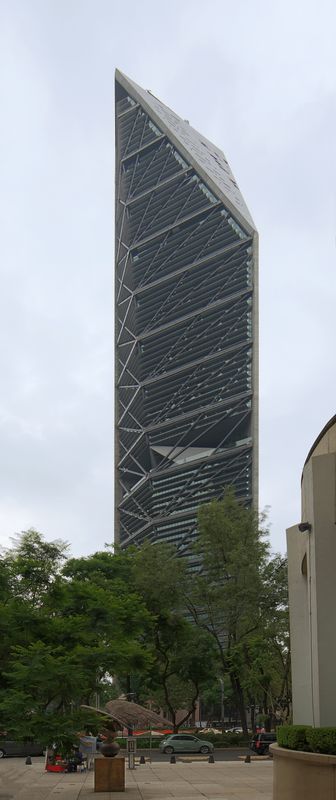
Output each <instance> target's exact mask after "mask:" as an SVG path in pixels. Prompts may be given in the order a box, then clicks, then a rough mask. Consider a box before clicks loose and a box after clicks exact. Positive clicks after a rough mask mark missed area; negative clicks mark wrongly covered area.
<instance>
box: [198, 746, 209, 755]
mask: <svg viewBox="0 0 336 800" xmlns="http://www.w3.org/2000/svg"><path fill="white" fill-rule="evenodd" d="M200 753H210V748H209V747H208V746H207V745H206V744H204V745H203V747H201V748H200Z"/></svg>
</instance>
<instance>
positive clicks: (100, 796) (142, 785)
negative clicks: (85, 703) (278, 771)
mask: <svg viewBox="0 0 336 800" xmlns="http://www.w3.org/2000/svg"><path fill="white" fill-rule="evenodd" d="M272 767H273V764H272V761H263V762H255V761H254V762H252V763H251V764H245V763H244V762H240V763H239V762H236V761H225V762H223V761H222V762H216V763H215V764H208V763H204V762H198V763H197V762H192V763H190V764H183V763H177V764H163V763H156V764H151V765H150V764H146V765H141V766H139V767H137V768H136V769H135V770H131V771H129V770H128V768H127V767H126V791H125V792H111V793H110V792H106V793H105V792H99V793H97V794H95V793H94V791H93V773H92V772H88V773H74V774H57V773H56V774H55V773H47V772H44V760H43V759H38V758H35V759H33V764H32V765H31V766H26V765H25V763H24V759H19V758H8V759H2V760H1V761H0V800H12V798H13V799H15V800H58V798H59V800H90V798H92V799H93V797H96V798H97V800H172V798H178V800H194V798H195V800H271V798H272V773H273V769H272Z"/></svg>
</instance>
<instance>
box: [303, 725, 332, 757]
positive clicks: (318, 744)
mask: <svg viewBox="0 0 336 800" xmlns="http://www.w3.org/2000/svg"><path fill="white" fill-rule="evenodd" d="M306 739H307V743H308V745H309V749H310V750H311V751H312V752H313V753H327V754H329V755H336V728H307V731H306Z"/></svg>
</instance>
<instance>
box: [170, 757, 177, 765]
mask: <svg viewBox="0 0 336 800" xmlns="http://www.w3.org/2000/svg"><path fill="white" fill-rule="evenodd" d="M170 763H171V764H176V758H175V756H170Z"/></svg>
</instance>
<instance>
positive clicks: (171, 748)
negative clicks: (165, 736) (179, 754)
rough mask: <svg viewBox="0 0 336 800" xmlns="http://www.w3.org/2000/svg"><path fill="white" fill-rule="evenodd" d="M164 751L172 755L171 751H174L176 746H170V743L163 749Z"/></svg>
mask: <svg viewBox="0 0 336 800" xmlns="http://www.w3.org/2000/svg"><path fill="white" fill-rule="evenodd" d="M163 752H164V753H167V756H170V755H171V753H173V752H174V748H173V747H170V745H169V747H165V749H164V751H163Z"/></svg>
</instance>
